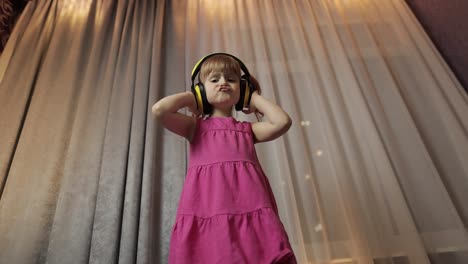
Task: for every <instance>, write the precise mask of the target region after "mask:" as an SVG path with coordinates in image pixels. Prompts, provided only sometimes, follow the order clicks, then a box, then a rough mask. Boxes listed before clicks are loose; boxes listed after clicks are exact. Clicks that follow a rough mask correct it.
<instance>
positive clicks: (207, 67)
mask: <svg viewBox="0 0 468 264" xmlns="http://www.w3.org/2000/svg"><path fill="white" fill-rule="evenodd" d="M212 72H222V73H224V74H230V75H235V76H237V78H239V79H240V77H241V68H240V65H239V63H238V62H237V61H236V60H235V59H234V58H232V57H230V56H227V55H223V54H219V55H214V56H212V57H210V58H208V59H207V60H206V61H205V62H203V65H202V67H201V69H200V81H201V82H204V81H205V79H206V78H207V77H208V75H210V73H212Z"/></svg>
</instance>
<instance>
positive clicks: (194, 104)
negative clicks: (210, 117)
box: [187, 93, 201, 118]
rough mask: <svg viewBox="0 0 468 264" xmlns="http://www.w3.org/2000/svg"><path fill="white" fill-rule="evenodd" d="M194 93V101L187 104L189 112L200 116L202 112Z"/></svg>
mask: <svg viewBox="0 0 468 264" xmlns="http://www.w3.org/2000/svg"><path fill="white" fill-rule="evenodd" d="M191 95H192V98H193V100H192V103H191V104H190V105H188V106H187V108H188V110H189V112H191V113H192V117H197V118H198V117H199V116H201V112H200V111H199V110H198V109H197V102H196V101H195V97H194V96H193V94H192V93H191Z"/></svg>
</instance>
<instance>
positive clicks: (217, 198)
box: [169, 117, 296, 264]
mask: <svg viewBox="0 0 468 264" xmlns="http://www.w3.org/2000/svg"><path fill="white" fill-rule="evenodd" d="M169 263H170V264H215V263H216V264H272V263H284V264H295V263H296V258H295V256H294V253H293V251H292V249H291V245H290V244H289V239H288V236H287V234H286V232H285V229H284V227H283V224H282V223H281V221H280V218H279V215H278V209H277V206H276V202H275V198H274V196H273V192H272V190H271V187H270V184H269V181H268V178H267V177H266V176H265V174H264V172H263V170H262V168H261V166H260V163H259V161H258V158H257V155H256V152H255V147H254V141H253V133H252V128H251V123H250V122H245V121H242V122H240V121H237V120H236V119H235V118H234V117H209V118H207V119H198V122H197V128H196V131H195V134H194V137H193V139H192V142H191V144H190V156H189V166H188V169H187V177H186V179H185V182H184V187H183V190H182V193H181V196H180V200H179V206H178V209H177V216H176V221H175V224H174V226H173V227H172V234H171V241H170V250H169Z"/></svg>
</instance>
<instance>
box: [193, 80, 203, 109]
mask: <svg viewBox="0 0 468 264" xmlns="http://www.w3.org/2000/svg"><path fill="white" fill-rule="evenodd" d="M194 90H195V98H196V99H197V105H198V109H199V110H200V113H203V112H204V111H203V110H204V109H203V100H202V95H201V91H200V86H199V85H198V84H197V85H195V88H194Z"/></svg>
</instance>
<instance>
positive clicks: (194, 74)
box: [192, 52, 250, 85]
mask: <svg viewBox="0 0 468 264" xmlns="http://www.w3.org/2000/svg"><path fill="white" fill-rule="evenodd" d="M215 55H226V56H229V57H231V58H233V59H235V60H236V61H237V62H238V63H239V66H240V68H241V70H242V71H243V72H244V74H245V76H246V77H247V80H249V77H250V73H249V70H247V67H246V66H245V65H244V63H243V62H242V61H241V60H240V59H239V58H237V57H236V56H234V55H231V54H228V53H222V52H218V53H213V54H210V55H207V56H205V57H203V58H201V59H200V60H199V61H198V62H197V63H196V64H195V66H194V67H193V70H192V85H193V81H194V80H195V78H196V77H197V74H198V73H199V72H200V70H201V66H202V65H203V63H204V62H205V61H206V60H207V59H208V58H210V57H213V56H215Z"/></svg>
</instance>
